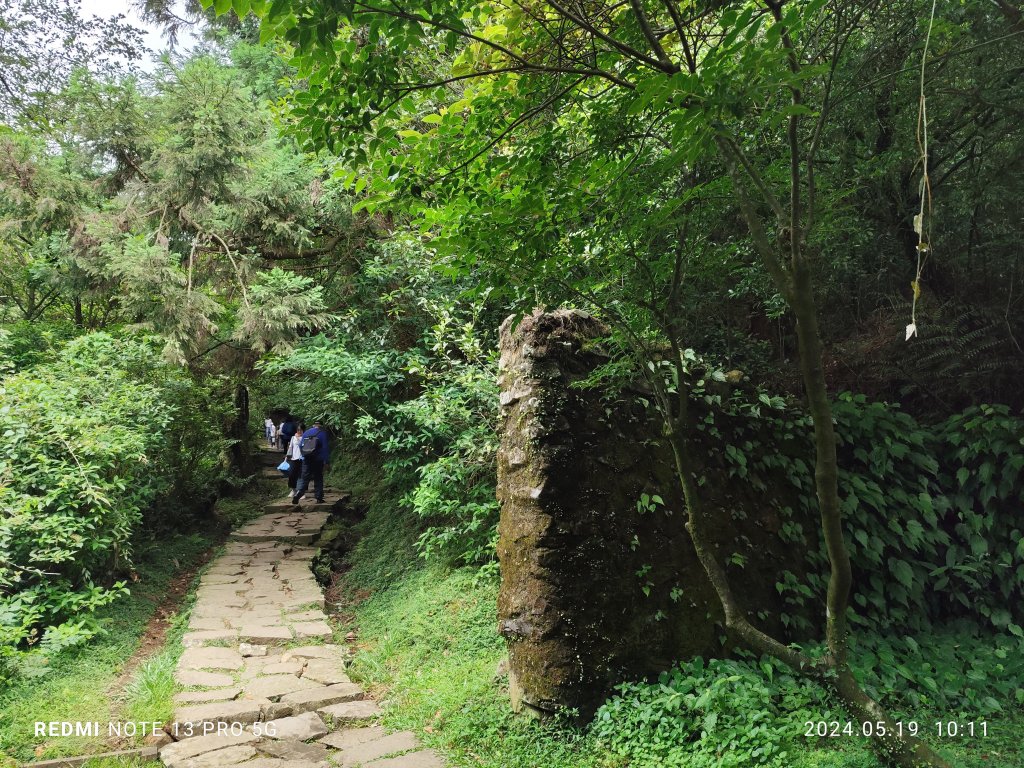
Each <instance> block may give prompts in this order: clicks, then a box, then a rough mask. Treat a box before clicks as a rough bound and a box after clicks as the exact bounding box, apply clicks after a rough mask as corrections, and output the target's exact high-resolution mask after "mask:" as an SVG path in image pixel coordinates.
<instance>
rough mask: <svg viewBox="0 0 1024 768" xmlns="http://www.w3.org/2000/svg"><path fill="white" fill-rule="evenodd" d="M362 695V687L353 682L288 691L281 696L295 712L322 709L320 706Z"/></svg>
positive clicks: (282, 700)
mask: <svg viewBox="0 0 1024 768" xmlns="http://www.w3.org/2000/svg"><path fill="white" fill-rule="evenodd" d="M362 697H363V689H362V687H360V686H358V685H356V684H355V683H338V684H337V685H328V686H319V687H317V688H314V689H312V690H308V691H299V692H296V693H289V694H286V695H284V696H282V697H281V702H282V703H283V704H290V705H291V706H292V707H293V709H294V710H295V711H296V712H308V711H310V710H317V711H322V710H321V707H326V706H328V705H331V704H339V705H340V704H343V703H345V702H349V701H352V702H354V701H356V700H358V699H361V698H362Z"/></svg>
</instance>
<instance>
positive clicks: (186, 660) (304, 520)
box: [160, 452, 444, 768]
mask: <svg viewBox="0 0 1024 768" xmlns="http://www.w3.org/2000/svg"><path fill="white" fill-rule="evenodd" d="M268 453H269V452H268ZM344 499H345V495H344V494H341V493H338V492H336V491H330V489H328V493H327V495H326V497H325V500H326V501H327V503H326V504H323V505H318V504H315V503H313V502H304V503H303V504H300V505H298V506H293V505H292V504H291V503H290V499H288V498H286V499H284V500H281V501H278V502H275V503H271V504H268V505H267V507H266V514H265V515H263V516H262V517H260V518H259V519H257V520H255V521H253V522H251V523H249V524H248V525H246V526H244V527H243V528H240V529H239V530H237V531H235V532H234V533H232V534H231V538H230V541H229V542H228V545H227V548H226V551H225V553H224V554H223V555H222V556H221V557H219V558H218V559H217V560H216V561H214V563H213V564H212V565H211V567H210V568H209V570H207V572H206V573H205V574H204V575H203V577H202V579H201V581H200V587H199V591H198V594H197V600H196V604H195V607H194V608H193V610H192V614H191V616H190V620H189V630H190V631H189V632H188V633H187V634H186V635H185V636H184V638H183V643H184V644H185V646H186V650H185V652H184V653H183V654H182V656H181V660H180V661H179V663H178V668H177V671H176V673H175V676H176V679H177V681H178V683H179V685H180V686H182V688H183V689H184V690H182V692H180V693H178V694H177V695H176V696H175V716H174V722H173V723H171V724H170V725H169V726H168V727H167V731H168V733H169V735H170V736H171V737H172V738H173V739H175V741H173V742H172V743H169V744H166V745H164V746H163V747H161V749H160V759H161V761H162V762H163V763H164V764H165V765H167V766H169V768H222V767H224V766H232V768H234V767H235V766H237V768H330V766H339V767H340V768H355V767H356V766H361V765H365V766H367V768H441V767H442V766H443V765H444V762H443V761H442V760H441V759H440V758H439V757H438V755H437V754H436V753H434V752H433V751H432V750H428V749H420V748H419V747H420V745H419V743H418V742H417V740H416V737H415V735H414V734H412V733H411V732H409V731H402V732H399V733H392V734H387V733H385V731H384V729H383V728H381V727H380V726H377V725H375V724H374V721H375V720H376V719H377V718H378V717H379V715H380V714H381V710H380V708H379V707H378V706H377V704H376V703H374V702H373V701H372V700H370V699H368V698H367V697H366V695H365V693H364V691H363V689H362V688H361V687H360V686H359V685H357V684H356V683H353V682H352V681H351V680H350V679H349V677H348V675H347V674H346V673H345V667H346V663H347V661H348V651H347V649H345V648H344V646H340V645H334V644H332V643H331V642H330V641H331V638H332V634H333V633H332V630H331V627H330V626H329V625H328V624H327V616H326V614H325V613H324V595H323V591H322V590H321V588H320V586H319V584H317V582H316V580H315V579H314V578H313V573H312V571H311V570H310V562H311V560H312V559H313V557H314V556H315V555H316V551H317V550H316V539H317V536H318V535H319V533H320V531H321V529H322V528H323V526H324V524H325V523H326V522H327V519H328V517H329V516H330V512H331V511H332V509H333V508H336V507H337V506H338V505H340V504H342V503H343V502H344Z"/></svg>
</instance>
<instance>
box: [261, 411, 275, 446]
mask: <svg viewBox="0 0 1024 768" xmlns="http://www.w3.org/2000/svg"><path fill="white" fill-rule="evenodd" d="M263 427H264V431H265V432H266V436H267V447H268V448H273V447H274V438H275V437H277V429H276V428H275V427H274V420H273V419H272V418H270V417H269V416H267V420H266V421H264V422H263Z"/></svg>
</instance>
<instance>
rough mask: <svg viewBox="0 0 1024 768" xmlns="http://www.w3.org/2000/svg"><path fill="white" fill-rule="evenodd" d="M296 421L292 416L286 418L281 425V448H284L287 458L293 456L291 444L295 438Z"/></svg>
mask: <svg viewBox="0 0 1024 768" xmlns="http://www.w3.org/2000/svg"><path fill="white" fill-rule="evenodd" d="M295 430H296V427H295V420H294V419H293V418H292V417H291V416H286V417H285V419H284V422H283V423H282V424H281V432H280V434H281V446H282V447H283V448H284V452H285V458H288V456H290V455H291V443H292V438H293V437H295Z"/></svg>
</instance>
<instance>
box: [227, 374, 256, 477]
mask: <svg viewBox="0 0 1024 768" xmlns="http://www.w3.org/2000/svg"><path fill="white" fill-rule="evenodd" d="M228 437H230V438H231V439H232V440H234V443H233V444H232V445H231V464H232V466H233V467H234V468H235V470H236V471H237V472H238V474H240V475H242V476H243V477H244V476H246V475H251V474H252V473H253V472H255V466H254V463H253V458H252V451H251V450H250V449H251V446H250V445H249V388H248V387H247V386H246V385H245V384H241V383H240V384H237V385H236V386H235V418H234V421H233V422H232V423H231V425H230V427H229V429H228Z"/></svg>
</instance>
